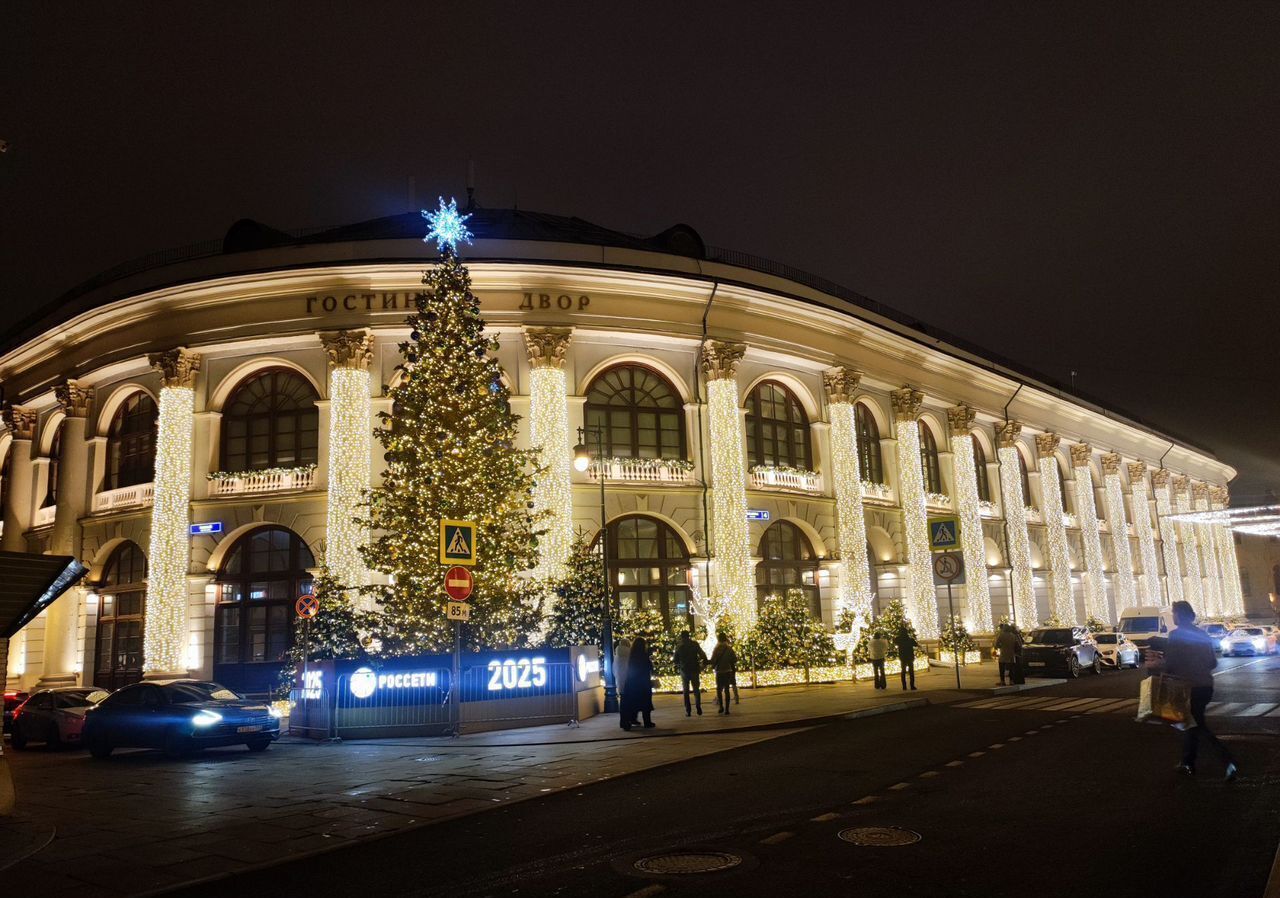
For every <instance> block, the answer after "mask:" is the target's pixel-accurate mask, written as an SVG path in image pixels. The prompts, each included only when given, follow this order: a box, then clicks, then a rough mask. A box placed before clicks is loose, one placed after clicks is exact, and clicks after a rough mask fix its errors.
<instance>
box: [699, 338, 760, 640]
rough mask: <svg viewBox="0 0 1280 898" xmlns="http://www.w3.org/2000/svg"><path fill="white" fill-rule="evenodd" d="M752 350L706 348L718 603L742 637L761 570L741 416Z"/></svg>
mask: <svg viewBox="0 0 1280 898" xmlns="http://www.w3.org/2000/svg"><path fill="white" fill-rule="evenodd" d="M745 352H746V347H745V346H744V345H743V344H741V343H726V342H722V341H718V340H713V341H710V342H708V343H707V344H706V345H704V346H703V348H702V373H703V375H704V376H705V377H706V380H707V417H708V423H709V429H710V437H711V533H712V551H713V552H714V559H713V564H714V568H713V571H714V576H713V577H712V582H711V583H710V584H708V586H709V591H710V592H711V593H712V594H713V596H712V597H713V598H714V599H715V600H717V601H718V602H719V603H720V604H721V606H722V607H724V608H726V609H727V610H728V614H729V617H730V619H731V620H732V621H733V623H734V626H735V627H736V628H737V630H738V633H740V634H741V633H746V631H747V629H748V628H749V627H750V626H751V624H752V623H754V622H755V618H756V583H755V570H754V568H753V567H752V564H751V543H750V536H749V534H748V532H747V487H746V484H747V463H746V458H745V452H744V450H743V436H742V416H741V415H740V414H739V413H738V363H739V362H740V361H742V356H743V354H744V353H745Z"/></svg>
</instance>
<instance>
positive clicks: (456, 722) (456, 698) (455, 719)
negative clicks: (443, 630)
mask: <svg viewBox="0 0 1280 898" xmlns="http://www.w3.org/2000/svg"><path fill="white" fill-rule="evenodd" d="M450 677H451V679H450V681H449V696H450V699H451V700H450V702H449V723H450V724H451V725H452V729H453V735H454V737H455V738H456V737H458V736H461V735H462V621H460V620H456V621H454V622H453V671H452V673H451V674H450Z"/></svg>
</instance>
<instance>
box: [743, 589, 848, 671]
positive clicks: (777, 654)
mask: <svg viewBox="0 0 1280 898" xmlns="http://www.w3.org/2000/svg"><path fill="white" fill-rule="evenodd" d="M743 654H744V655H745V656H746V658H748V659H749V661H750V663H751V665H752V666H753V667H754V668H755V669H756V670H762V669H768V668H774V667H812V666H815V665H823V664H831V663H833V661H834V660H835V657H836V646H835V643H834V642H833V641H832V639H831V634H830V633H828V632H827V631H826V629H825V628H823V626H822V623H821V622H820V621H817V620H814V618H813V616H812V615H810V613H809V600H808V598H806V596H805V594H804V593H803V592H802V591H801V590H799V589H789V590H787V591H786V592H785V593H784V594H782V595H780V596H779V595H770V596H767V597H766V598H765V600H764V602H763V603H761V605H760V613H759V615H758V616H757V617H756V622H755V626H753V627H752V628H751V631H750V632H749V633H748V634H747V638H746V641H745V644H744V646H743Z"/></svg>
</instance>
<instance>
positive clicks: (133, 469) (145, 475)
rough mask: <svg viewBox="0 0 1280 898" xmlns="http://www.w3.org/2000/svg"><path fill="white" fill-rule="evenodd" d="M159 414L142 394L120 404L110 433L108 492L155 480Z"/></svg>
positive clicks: (108, 436) (151, 400)
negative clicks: (157, 419)
mask: <svg viewBox="0 0 1280 898" xmlns="http://www.w3.org/2000/svg"><path fill="white" fill-rule="evenodd" d="M158 414H159V412H158V411H157V409H156V404H155V401H154V400H153V399H152V398H151V397H150V396H149V395H147V394H146V393H144V392H142V391H141V390H139V391H138V392H136V393H134V394H132V395H131V396H130V397H129V398H128V399H126V400H125V401H124V402H122V403H120V407H119V408H118V409H116V413H115V416H114V417H112V419H111V428H110V430H109V431H108V432H107V480H106V488H107V489H109V490H115V489H120V488H121V487H125V486H137V485H138V484H139V483H150V482H151V481H152V480H154V479H155V466H156V417H157V416H158Z"/></svg>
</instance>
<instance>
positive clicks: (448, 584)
mask: <svg viewBox="0 0 1280 898" xmlns="http://www.w3.org/2000/svg"><path fill="white" fill-rule="evenodd" d="M474 586H475V578H474V577H472V576H471V571H469V570H467V569H466V568H464V567H451V568H449V570H447V571H445V573H444V591H445V594H446V595H448V596H449V598H451V599H453V600H454V601H455V602H462V601H465V600H466V599H467V598H469V597H470V596H471V589H472V587H474Z"/></svg>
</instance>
